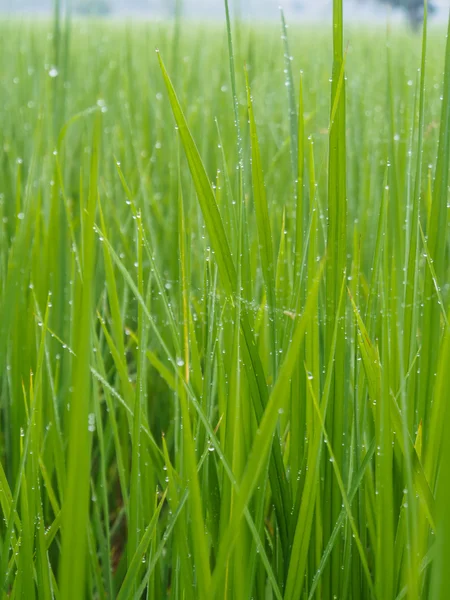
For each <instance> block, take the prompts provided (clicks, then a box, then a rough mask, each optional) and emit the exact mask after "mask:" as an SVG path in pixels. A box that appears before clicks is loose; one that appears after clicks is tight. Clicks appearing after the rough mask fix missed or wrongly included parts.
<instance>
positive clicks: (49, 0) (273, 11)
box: [0, 0, 449, 23]
mask: <svg viewBox="0 0 450 600" xmlns="http://www.w3.org/2000/svg"><path fill="white" fill-rule="evenodd" d="M66 4H69V2H66ZM70 4H71V6H72V10H73V12H74V13H78V14H80V15H109V16H125V15H130V16H133V15H140V16H142V15H148V16H149V17H158V18H164V17H167V16H170V15H171V14H174V13H175V12H176V11H177V7H178V8H179V7H182V11H183V14H184V15H185V16H187V17H191V18H222V17H223V0H71V2H70ZM230 4H231V5H232V6H233V8H234V10H235V11H236V12H237V13H238V14H239V15H240V16H241V17H242V18H250V17H251V18H259V19H272V18H278V6H279V5H280V4H281V5H282V6H283V9H284V10H285V12H286V14H287V15H288V16H289V17H290V18H296V19H305V20H306V19H307V20H320V19H322V18H323V17H325V16H327V14H329V13H330V12H331V6H332V2H331V0H282V1H281V2H280V0H231V2H230ZM429 4H430V8H431V12H432V15H433V19H435V20H440V19H442V20H444V19H446V15H447V11H448V8H449V0H432V2H430V3H429ZM52 6H53V0H0V11H1V12H2V13H10V14H11V13H19V14H20V13H22V14H24V13H30V12H33V13H40V14H43V15H45V14H46V13H49V12H50V11H51V10H52ZM422 7H423V2H422V0H347V1H346V2H345V10H346V18H347V19H352V20H361V21H372V20H379V21H383V20H386V17H387V16H388V15H389V18H390V19H391V20H400V19H403V18H407V19H409V20H410V21H411V22H413V23H414V22H420V20H421V17H422V11H423V8H422Z"/></svg>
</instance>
